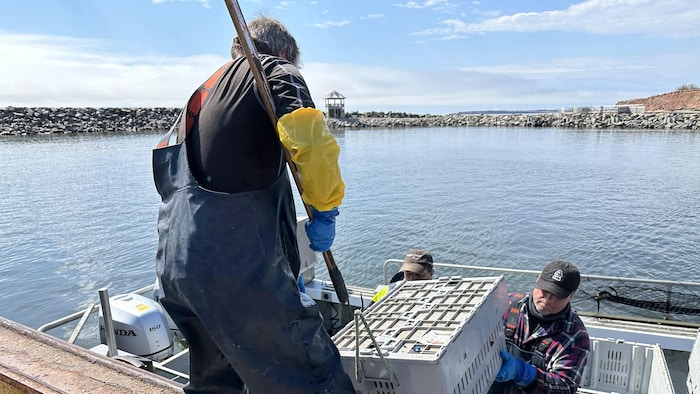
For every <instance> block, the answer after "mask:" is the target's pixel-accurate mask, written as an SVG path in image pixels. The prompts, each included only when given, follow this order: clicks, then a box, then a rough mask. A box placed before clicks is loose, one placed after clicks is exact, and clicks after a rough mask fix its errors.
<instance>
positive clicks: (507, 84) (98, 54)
mask: <svg viewBox="0 0 700 394" xmlns="http://www.w3.org/2000/svg"><path fill="white" fill-rule="evenodd" d="M0 53H3V54H5V56H4V58H3V62H2V64H0V71H1V72H0V107H7V106H16V107H24V106H27V107H42V106H46V107H181V106H183V105H184V103H185V101H186V100H187V98H188V97H189V96H190V94H191V93H192V91H193V90H194V89H195V88H196V87H197V86H199V85H200V84H201V83H202V81H204V80H205V79H206V78H207V77H208V76H209V75H210V74H211V73H212V72H213V71H214V70H216V68H217V67H219V66H220V65H221V64H223V63H224V62H226V61H227V60H228V58H227V57H224V56H210V55H201V56H192V57H154V56H134V55H121V54H118V53H114V50H113V49H112V48H110V46H109V45H108V43H107V42H104V41H99V40H80V39H74V38H67V37H56V36H38V35H11V34H3V33H0ZM669 64H672V65H673V67H674V72H673V73H669V72H667V70H668V65H669ZM697 64H700V54H696V53H689V54H677V55H666V56H657V57H647V56H641V55H640V57H639V58H636V59H635V58H628V59H624V60H623V59H617V58H613V57H610V58H603V57H577V58H554V59H541V61H538V62H533V61H528V62H525V61H523V62H517V61H513V62H511V63H509V64H502V65H499V66H494V67H487V66H473V67H464V68H461V69H457V68H455V69H452V70H448V71H432V70H423V71H407V70H403V69H401V68H400V67H401V66H400V65H397V66H396V67H379V66H371V65H362V64H349V63H345V64H338V63H318V62H310V63H306V64H305V65H304V68H303V69H302V70H301V71H302V74H303V75H304V77H305V78H306V81H307V83H308V85H309V88H310V89H311V92H312V94H313V98H314V101H315V102H316V105H317V106H318V107H319V108H323V107H324V98H325V95H326V94H328V93H330V92H331V91H333V90H337V91H338V92H340V93H341V94H343V95H345V96H346V97H347V99H346V107H347V110H349V111H361V112H365V111H370V110H375V111H389V110H393V111H404V112H414V113H449V112H458V111H463V110H478V109H535V108H537V109H540V108H547V109H555V108H558V107H560V106H584V105H585V106H588V105H610V104H614V103H615V102H616V101H619V100H626V99H631V98H637V97H647V96H650V95H653V94H658V93H663V92H665V91H670V90H672V89H674V88H676V87H677V86H679V85H680V84H683V83H697V81H695V80H693V79H692V78H691V77H693V78H694V77H695V76H696V75H697V71H696V70H697Z"/></svg>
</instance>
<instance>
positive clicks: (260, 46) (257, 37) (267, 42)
mask: <svg viewBox="0 0 700 394" xmlns="http://www.w3.org/2000/svg"><path fill="white" fill-rule="evenodd" d="M248 31H249V32H250V38H252V39H253V42H254V43H255V49H256V50H257V51H258V53H264V54H267V55H272V56H278V57H281V58H284V59H287V60H288V61H289V62H290V63H292V64H294V65H295V66H298V65H299V46H298V45H297V42H296V40H295V39H294V37H292V35H291V34H290V33H289V31H287V28H286V27H284V25H282V23H280V22H279V21H278V20H276V19H272V18H269V17H266V16H262V15H260V16H258V17H257V18H255V19H253V20H252V21H251V22H250V23H248ZM244 55H245V52H243V47H241V42H240V41H239V39H238V37H234V38H233V44H232V45H231V57H233V58H234V59H235V58H237V57H240V56H244Z"/></svg>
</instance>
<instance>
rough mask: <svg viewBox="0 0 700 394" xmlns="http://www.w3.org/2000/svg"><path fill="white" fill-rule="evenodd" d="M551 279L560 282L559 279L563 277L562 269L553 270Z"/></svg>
mask: <svg viewBox="0 0 700 394" xmlns="http://www.w3.org/2000/svg"><path fill="white" fill-rule="evenodd" d="M552 279H554V280H556V281H557V282H561V280H562V279H564V272H563V271H562V270H556V271H554V274H553V275H552Z"/></svg>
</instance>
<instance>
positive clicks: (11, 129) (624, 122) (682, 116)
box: [0, 107, 700, 136]
mask: <svg viewBox="0 0 700 394" xmlns="http://www.w3.org/2000/svg"><path fill="white" fill-rule="evenodd" d="M179 112H180V108H165V107H156V108H43V107H41V108H34V107H7V108H0V136H12V135H34V134H72V133H145V132H158V131H162V132H165V131H167V130H168V129H169V128H170V126H171V125H172V123H173V122H174V121H175V119H176V118H177V115H178V114H179ZM328 125H329V127H330V128H331V129H357V128H406V127H554V128H573V129H649V130H698V129H700V111H653V112H644V113H631V114H630V113H621V114H617V113H606V112H602V111H601V112H588V113H506V114H503V113H501V114H489V113H480V114H472V113H469V114H453V115H414V114H405V113H395V112H388V113H383V112H371V113H365V114H362V113H353V114H351V115H348V116H347V117H345V118H342V119H328Z"/></svg>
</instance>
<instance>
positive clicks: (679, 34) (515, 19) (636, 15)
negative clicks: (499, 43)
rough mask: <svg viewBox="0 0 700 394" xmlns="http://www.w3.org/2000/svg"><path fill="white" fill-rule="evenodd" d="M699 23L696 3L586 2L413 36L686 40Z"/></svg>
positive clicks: (450, 24) (454, 23)
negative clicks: (542, 34) (565, 34)
mask: <svg viewBox="0 0 700 394" xmlns="http://www.w3.org/2000/svg"><path fill="white" fill-rule="evenodd" d="M698 20H700V7H698V3H697V0H664V1H658V0H587V1H584V2H581V3H578V4H574V5H572V6H570V7H569V8H567V9H565V10H554V11H544V12H522V13H516V14H513V15H504V16H500V17H496V18H489V19H485V20H482V21H480V22H473V23H467V22H463V21H461V20H458V19H447V20H444V21H442V25H443V26H442V27H440V28H434V29H427V30H423V31H420V32H417V33H414V34H417V35H423V34H426V35H441V36H442V35H459V34H475V33H486V32H497V31H505V32H537V31H570V32H586V33H592V34H602V35H609V34H616V35H617V34H644V35H649V36H660V37H670V38H688V37H698V36H700V29H698V28H697V23H698Z"/></svg>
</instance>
